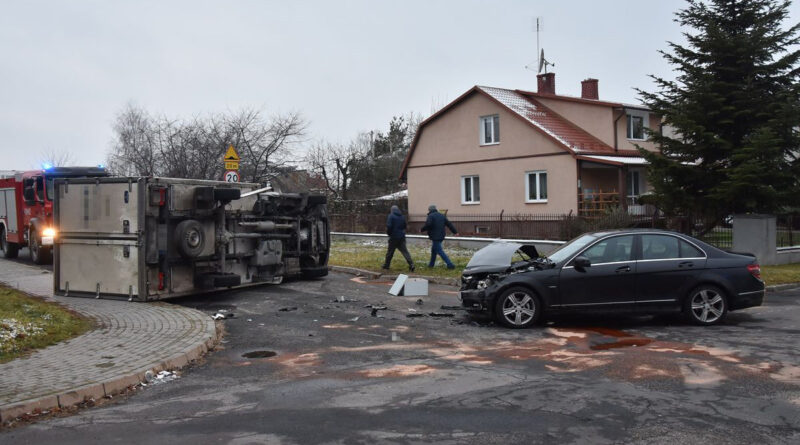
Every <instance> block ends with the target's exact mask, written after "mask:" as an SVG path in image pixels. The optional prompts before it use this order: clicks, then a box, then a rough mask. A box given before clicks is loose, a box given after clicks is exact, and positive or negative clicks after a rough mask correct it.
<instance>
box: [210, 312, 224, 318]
mask: <svg viewBox="0 0 800 445" xmlns="http://www.w3.org/2000/svg"><path fill="white" fill-rule="evenodd" d="M211 318H213V319H214V320H224V319H225V318H227V317H225V314H220V313H219V312H217V313H216V314H214V315H213V316H212V317H211Z"/></svg>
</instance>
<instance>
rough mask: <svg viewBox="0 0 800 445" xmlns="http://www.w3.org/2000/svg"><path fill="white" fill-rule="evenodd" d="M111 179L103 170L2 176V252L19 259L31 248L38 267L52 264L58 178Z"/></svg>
mask: <svg viewBox="0 0 800 445" xmlns="http://www.w3.org/2000/svg"><path fill="white" fill-rule="evenodd" d="M103 176H108V173H107V172H106V170H105V169H104V168H102V167H49V168H45V169H42V170H30V171H10V172H0V250H2V251H3V254H4V256H5V257H6V258H16V257H17V255H18V254H19V249H21V248H23V247H28V250H30V253H31V259H32V260H33V262H35V263H36V264H45V263H49V262H50V261H51V260H52V252H53V243H54V241H55V238H56V236H57V233H58V231H57V228H56V227H54V226H53V201H54V200H55V196H54V192H55V187H54V186H53V181H54V180H55V179H56V178H87V177H103Z"/></svg>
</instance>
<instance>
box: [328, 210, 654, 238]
mask: <svg viewBox="0 0 800 445" xmlns="http://www.w3.org/2000/svg"><path fill="white" fill-rule="evenodd" d="M386 217H387V214H385V213H384V214H374V213H333V214H331V215H330V220H331V230H333V231H335V232H351V233H352V232H362V233H384V232H385V231H386ZM426 218H427V215H420V214H411V215H408V229H407V233H409V234H414V233H420V229H421V228H422V226H423V225H424V224H425V219H426ZM447 219H449V220H450V222H452V223H453V225H454V226H455V227H456V229H457V230H458V233H459V235H462V236H478V237H486V238H510V239H540V240H561V241H563V240H569V239H572V238H574V237H576V236H578V235H580V234H581V233H584V232H590V231H596V230H605V229H617V228H627V227H654V228H665V227H667V225H668V222H667V221H666V220H665V219H664V218H659V217H652V216H640V215H629V214H626V213H624V212H611V213H609V214H607V215H604V216H603V217H588V216H577V215H574V214H509V213H504V212H501V213H474V214H469V213H463V214H450V213H448V214H447Z"/></svg>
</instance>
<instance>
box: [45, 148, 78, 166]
mask: <svg viewBox="0 0 800 445" xmlns="http://www.w3.org/2000/svg"><path fill="white" fill-rule="evenodd" d="M39 160H40V161H41V162H39V165H49V166H52V167H66V166H68V165H72V164H74V163H75V157H74V156H73V155H72V153H71V152H69V151H66V150H56V149H54V148H48V149H46V150H43V151H42V152H40V153H39Z"/></svg>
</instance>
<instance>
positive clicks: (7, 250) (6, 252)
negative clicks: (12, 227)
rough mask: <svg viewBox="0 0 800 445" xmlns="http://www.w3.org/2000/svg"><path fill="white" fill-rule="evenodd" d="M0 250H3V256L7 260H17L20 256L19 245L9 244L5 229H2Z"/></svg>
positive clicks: (0, 231) (0, 228) (0, 230)
mask: <svg viewBox="0 0 800 445" xmlns="http://www.w3.org/2000/svg"><path fill="white" fill-rule="evenodd" d="M0 248H2V249H3V256H4V257H6V258H9V259H11V258H16V257H17V255H19V244H17V243H9V242H8V237H7V236H6V228H5V227H0Z"/></svg>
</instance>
